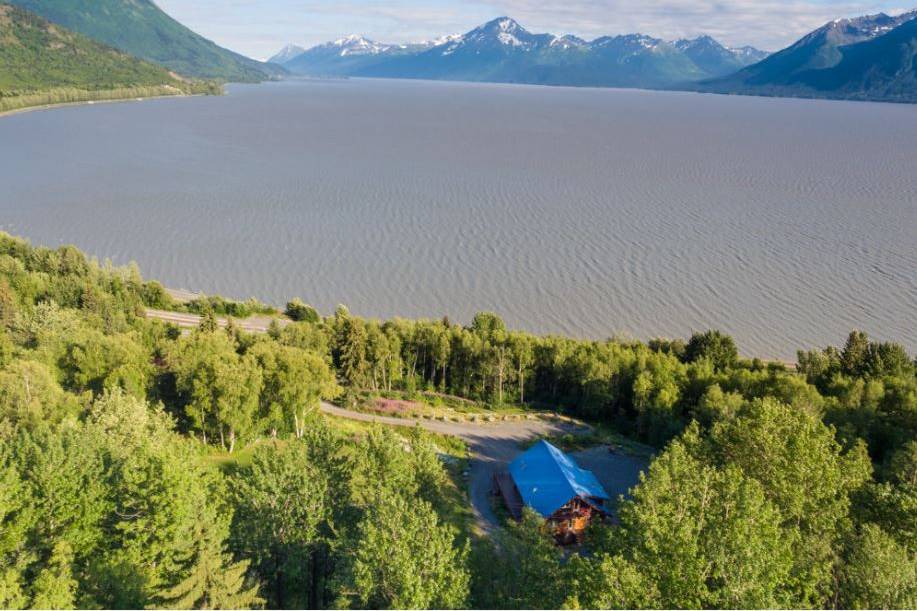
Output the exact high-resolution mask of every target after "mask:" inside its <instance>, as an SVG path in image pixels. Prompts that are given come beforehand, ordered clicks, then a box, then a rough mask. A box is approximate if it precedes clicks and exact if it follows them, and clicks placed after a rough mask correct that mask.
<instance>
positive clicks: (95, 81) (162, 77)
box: [0, 4, 218, 111]
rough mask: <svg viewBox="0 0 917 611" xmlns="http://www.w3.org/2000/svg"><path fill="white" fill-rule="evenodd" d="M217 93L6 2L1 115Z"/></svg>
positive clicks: (0, 8)
mask: <svg viewBox="0 0 917 611" xmlns="http://www.w3.org/2000/svg"><path fill="white" fill-rule="evenodd" d="M216 90H218V87H216V86H214V85H211V84H208V83H199V82H192V81H187V80H184V79H181V78H179V77H177V76H175V75H174V74H172V73H170V72H169V71H168V70H166V69H165V68H163V67H161V66H157V65H155V64H151V63H149V62H145V61H142V60H139V59H136V58H134V57H131V56H129V55H126V54H125V53H122V52H121V51H118V50H116V49H113V48H111V47H106V46H104V45H101V44H99V43H97V42H94V41H92V40H90V39H88V38H86V37H85V36H81V35H79V34H75V33H73V32H69V31H67V30H65V29H64V28H62V27H60V26H57V25H53V24H51V23H49V22H47V21H45V20H44V19H42V18H41V17H38V16H37V15H34V14H32V13H29V12H28V11H24V10H22V9H20V8H16V7H14V6H10V5H8V4H0V111H2V110H10V109H12V108H16V107H19V106H31V105H36V104H42V103H55V102H68V101H81V100H84V99H106V98H108V97H111V98H118V97H138V96H154V95H175V94H181V93H197V92H210V91H216Z"/></svg>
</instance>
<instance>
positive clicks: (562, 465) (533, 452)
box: [509, 440, 611, 518]
mask: <svg viewBox="0 0 917 611" xmlns="http://www.w3.org/2000/svg"><path fill="white" fill-rule="evenodd" d="M509 472H510V474H511V475H512V476H513V481H514V482H515V483H516V488H518V489H519V494H520V495H522V500H523V501H524V502H525V504H526V505H528V506H529V507H531V508H532V509H534V510H535V511H537V512H538V513H540V514H541V515H542V517H545V518H547V517H550V516H551V515H552V514H554V512H555V511H557V510H558V509H560V508H561V507H563V506H564V505H566V504H567V503H569V502H570V501H571V500H572V499H573V498H574V497H578V496H579V497H583V498H584V499H589V498H597V499H603V500H608V499H609V498H611V497H609V496H608V493H607V492H605V489H604V488H603V487H602V484H600V483H599V480H597V479H596V478H595V475H594V474H593V473H592V471H587V470H585V469H581V468H580V467H579V465H577V464H576V463H575V462H574V461H573V459H572V458H570V457H569V456H567V455H566V454H564V453H563V452H561V451H560V450H558V449H557V448H555V447H554V446H553V445H551V444H550V443H548V442H547V441H544V440H542V441H539V442H538V443H536V444H535V445H534V446H532V447H531V448H529V449H528V450H527V451H526V452H524V453H523V454H521V455H520V456H518V457H517V458H516V460H514V461H513V462H512V463H510V465H509Z"/></svg>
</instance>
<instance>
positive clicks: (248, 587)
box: [0, 234, 917, 608]
mask: <svg viewBox="0 0 917 611" xmlns="http://www.w3.org/2000/svg"><path fill="white" fill-rule="evenodd" d="M228 303H229V302H225V301H222V300H216V301H204V302H202V303H198V304H196V306H194V307H197V308H198V309H200V310H201V311H202V313H203V314H204V316H203V319H202V323H201V325H200V327H199V328H197V329H194V330H191V331H190V332H183V331H182V330H180V329H178V328H177V327H174V326H170V325H167V324H164V323H161V322H158V321H152V320H148V319H146V318H145V317H144V308H145V307H156V308H164V309H169V308H175V307H178V305H177V304H174V303H172V302H171V299H170V297H169V296H168V294H167V293H166V292H165V291H164V290H163V288H162V287H161V286H160V285H159V284H157V283H155V282H146V281H144V280H143V279H142V277H141V275H140V273H139V271H138V270H137V269H136V267H134V266H129V267H126V268H115V267H113V266H111V265H110V264H99V263H98V262H96V261H93V260H90V259H88V258H87V257H86V256H84V255H83V254H82V253H80V252H79V251H78V250H76V249H75V248H72V247H63V248H59V249H55V250H52V249H46V248H38V247H32V246H30V245H29V244H28V243H27V242H25V241H23V240H20V239H17V238H13V237H10V236H7V235H5V234H0V482H2V483H0V607H4V608H67V607H89V608H93V607H104V608H144V607H182V608H227V607H230V608H244V607H268V608H302V607H310V608H321V607H360V608H389V607H404V608H429V607H434V608H459V607H469V606H471V607H479V608H559V607H564V608H617V607H625V608H627V607H637V608H644V607H679V608H683V607H692V608H694V607H728V608H734V607H800V608H801V607H827V608H836V607H876V608H878V607H886V608H913V607H915V606H917V377H915V375H917V367H915V361H914V360H913V358H912V357H911V356H910V355H908V354H907V353H906V351H905V350H904V349H903V348H902V347H901V346H898V345H896V344H892V343H883V342H875V341H871V340H870V339H869V337H868V336H867V335H865V334H864V333H861V332H854V333H852V334H851V335H850V336H849V338H848V339H847V341H846V344H845V345H844V346H843V347H838V348H834V347H829V348H826V349H824V350H814V351H807V352H800V354H799V357H798V366H797V368H796V369H791V368H788V367H787V366H785V365H782V364H774V363H764V362H761V361H758V360H746V359H742V358H740V357H739V355H738V352H737V349H736V346H735V344H734V342H733V341H732V339H731V338H729V337H728V336H726V335H723V334H721V333H718V332H715V331H711V332H707V333H699V334H696V335H694V336H693V337H691V338H690V339H688V340H687V341H680V340H654V341H650V342H647V343H641V342H637V341H632V340H627V341H624V340H616V339H609V340H603V341H584V340H573V339H568V338H562V337H538V336H534V335H531V334H528V333H523V332H518V331H511V330H508V329H507V328H506V326H505V325H504V323H503V322H502V321H501V320H500V318H499V317H498V316H496V315H494V314H488V313H482V314H479V315H477V316H475V318H474V319H473V321H471V323H470V324H469V325H467V326H463V325H459V324H455V323H452V322H451V321H449V320H447V319H443V320H421V321H407V320H392V321H387V322H378V321H372V320H364V319H361V318H359V317H356V316H353V315H351V314H350V313H349V312H348V311H347V310H346V309H345V308H343V307H342V308H339V309H338V310H337V311H336V312H335V313H334V314H333V315H332V316H329V317H322V316H321V315H319V313H318V312H317V311H315V310H314V309H313V308H311V307H309V306H307V305H305V304H304V303H302V302H300V301H294V302H291V303H290V304H289V305H288V307H287V316H288V318H290V319H292V320H293V321H294V322H292V323H290V324H287V325H285V326H284V325H280V324H276V325H274V326H272V328H271V331H270V332H269V333H268V334H264V335H252V334H248V333H245V332H243V331H241V330H240V329H239V328H238V327H237V326H236V325H233V324H230V325H229V327H228V328H225V329H224V328H220V327H219V326H218V324H217V320H216V317H215V310H217V309H226V308H227V307H229V306H228V305H227V304H228ZM214 305H216V306H217V307H214ZM183 307H187V306H183ZM251 309H258V307H257V306H254V305H251V304H249V305H247V306H245V305H240V306H239V307H238V310H236V311H238V312H244V311H246V310H251ZM422 391H425V392H430V391H435V392H439V393H444V394H449V395H454V396H457V397H463V398H466V399H470V400H473V401H476V402H479V403H481V404H485V405H487V406H488V407H489V408H490V409H494V410H498V409H500V407H501V406H502V405H508V404H513V405H516V406H521V407H522V408H523V409H528V408H531V409H535V408H539V409H551V410H558V411H561V412H564V413H566V414H569V415H572V416H576V417H579V418H582V419H584V420H586V421H589V422H592V423H595V424H597V425H600V426H603V427H609V428H613V429H615V430H616V431H618V432H620V433H622V434H625V435H628V436H630V437H632V438H635V439H639V440H642V441H644V442H646V443H649V444H651V445H652V446H654V447H655V448H657V449H658V453H657V455H656V458H655V459H654V460H653V462H652V463H651V465H650V467H649V470H648V472H647V473H646V474H645V477H644V478H643V479H642V481H641V483H640V484H639V485H638V486H637V487H636V488H635V489H634V490H633V493H632V496H631V498H630V499H628V500H624V501H622V502H621V503H620V504H619V506H618V516H617V520H616V521H615V523H613V524H612V523H605V524H599V525H596V526H595V527H594V530H593V531H591V532H590V533H589V535H588V537H587V540H586V544H585V546H584V547H583V549H580V550H578V551H577V552H576V553H564V551H563V550H561V549H559V548H558V547H557V546H555V545H554V544H553V542H552V540H551V538H550V536H549V535H548V534H547V533H545V532H544V531H543V528H542V524H541V523H540V520H539V519H537V518H536V517H535V516H534V515H531V514H530V515H528V516H527V517H526V518H525V519H524V520H523V521H522V522H521V523H519V524H509V525H508V526H507V528H506V529H504V530H503V531H501V532H500V533H499V534H498V535H497V536H496V538H495V539H494V540H487V539H483V538H480V537H478V536H476V535H475V534H474V533H473V532H472V529H470V528H469V524H468V520H467V517H466V516H464V515H463V514H462V513H461V512H460V511H457V510H456V507H457V501H456V498H455V496H454V495H452V496H450V495H449V494H445V493H444V492H443V491H445V490H449V489H450V487H451V488H453V489H456V490H457V492H458V493H459V494H458V497H459V503H460V501H461V500H462V499H461V490H459V489H458V488H460V484H461V481H460V480H459V482H458V484H459V486H458V487H457V484H456V481H455V477H454V475H455V474H454V473H453V472H452V470H450V466H449V464H447V461H445V460H443V458H442V454H443V451H442V446H443V445H444V444H447V443H448V441H447V440H445V439H440V438H437V437H436V436H435V435H433V434H430V433H423V432H421V431H419V430H413V429H404V430H400V432H399V431H396V430H395V429H391V428H383V427H366V428H365V429H361V430H359V431H354V430H350V429H347V428H346V427H343V426H341V425H340V423H339V422H337V421H335V420H333V419H330V418H327V417H325V416H322V415H320V414H319V412H318V410H317V406H318V402H319V400H320V399H322V398H324V399H329V400H336V401H338V402H341V403H343V404H348V403H352V402H355V401H356V397H357V396H358V394H360V393H367V392H369V393H374V394H376V395H379V396H385V395H391V396H402V397H411V396H415V395H417V394H418V393H421V392H422Z"/></svg>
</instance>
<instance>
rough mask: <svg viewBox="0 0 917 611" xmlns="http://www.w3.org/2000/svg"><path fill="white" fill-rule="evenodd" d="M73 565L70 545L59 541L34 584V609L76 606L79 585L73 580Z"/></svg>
mask: <svg viewBox="0 0 917 611" xmlns="http://www.w3.org/2000/svg"><path fill="white" fill-rule="evenodd" d="M72 564H73V551H72V550H71V549H70V545H69V544H68V543H67V542H66V541H59V542H58V543H57V544H56V545H55V546H54V549H53V550H52V551H51V558H50V559H49V560H48V563H47V564H46V565H45V566H44V568H42V569H41V571H39V573H38V575H37V576H36V577H35V581H34V582H33V583H32V593H33V594H32V608H33V609H72V608H73V607H74V606H75V600H76V592H77V587H78V584H77V581H76V580H75V579H74V578H73V568H72Z"/></svg>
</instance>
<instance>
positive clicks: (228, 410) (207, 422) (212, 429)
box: [169, 332, 262, 452]
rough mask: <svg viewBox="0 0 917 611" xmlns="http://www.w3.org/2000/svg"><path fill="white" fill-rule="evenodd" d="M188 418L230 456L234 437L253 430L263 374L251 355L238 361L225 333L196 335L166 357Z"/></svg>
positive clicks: (239, 357) (183, 340) (205, 441)
mask: <svg viewBox="0 0 917 611" xmlns="http://www.w3.org/2000/svg"><path fill="white" fill-rule="evenodd" d="M169 361H170V366H171V368H172V370H173V371H174V372H175V378H176V386H177V388H178V390H179V392H180V393H181V395H182V398H183V400H184V402H185V410H186V414H187V416H188V417H189V418H190V419H191V422H192V423H193V424H194V427H195V428H196V429H197V430H199V431H200V432H201V436H202V439H203V441H204V443H207V439H208V433H210V434H211V438H213V437H218V438H219V440H220V445H221V446H222V447H224V448H226V447H227V445H228V450H229V452H232V451H233V449H234V447H235V443H236V440H237V438H238V437H244V436H245V435H246V434H247V433H248V432H249V431H251V430H252V428H253V427H254V426H255V415H256V412H257V409H258V400H259V397H260V392H261V384H262V379H261V369H260V368H259V367H258V364H257V362H256V361H255V359H254V358H253V357H252V356H250V355H249V356H245V357H241V356H239V355H238V354H237V353H236V351H235V346H234V345H233V343H232V341H231V340H230V338H229V337H227V336H226V335H225V334H223V333H207V332H197V333H193V334H191V335H190V336H189V337H187V338H183V339H182V340H180V341H179V342H178V344H177V345H176V346H175V348H174V350H173V351H172V353H171V354H170V357H169Z"/></svg>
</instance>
